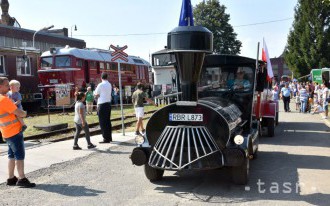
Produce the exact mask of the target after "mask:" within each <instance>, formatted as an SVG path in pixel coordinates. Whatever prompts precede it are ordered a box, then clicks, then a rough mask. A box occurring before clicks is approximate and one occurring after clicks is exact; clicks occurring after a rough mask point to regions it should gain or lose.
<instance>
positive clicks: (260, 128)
mask: <svg viewBox="0 0 330 206" xmlns="http://www.w3.org/2000/svg"><path fill="white" fill-rule="evenodd" d="M258 135H259V136H258V138H260V137H262V125H261V122H259V124H258Z"/></svg>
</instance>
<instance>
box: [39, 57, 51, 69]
mask: <svg viewBox="0 0 330 206" xmlns="http://www.w3.org/2000/svg"><path fill="white" fill-rule="evenodd" d="M52 66H53V57H42V58H41V67H52Z"/></svg>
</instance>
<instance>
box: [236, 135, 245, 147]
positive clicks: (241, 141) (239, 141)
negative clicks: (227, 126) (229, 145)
mask: <svg viewBox="0 0 330 206" xmlns="http://www.w3.org/2000/svg"><path fill="white" fill-rule="evenodd" d="M234 142H235V144H237V145H241V144H243V142H244V137H243V136H242V135H236V136H235V137H234Z"/></svg>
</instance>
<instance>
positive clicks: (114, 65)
mask: <svg viewBox="0 0 330 206" xmlns="http://www.w3.org/2000/svg"><path fill="white" fill-rule="evenodd" d="M111 70H114V71H117V70H118V64H117V63H111Z"/></svg>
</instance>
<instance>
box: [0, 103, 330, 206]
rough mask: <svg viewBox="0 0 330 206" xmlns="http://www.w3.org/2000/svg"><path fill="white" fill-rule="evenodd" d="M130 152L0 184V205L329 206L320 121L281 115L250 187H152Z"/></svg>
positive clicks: (202, 181) (205, 182)
mask: <svg viewBox="0 0 330 206" xmlns="http://www.w3.org/2000/svg"><path fill="white" fill-rule="evenodd" d="M292 108H293V107H292ZM281 109H282V108H281ZM133 147H134V144H133V143H132V142H127V143H125V144H122V145H119V146H117V147H112V148H110V149H109V150H108V151H106V152H104V151H97V152H95V153H93V154H90V155H89V156H86V157H83V158H79V159H75V160H74V161H69V162H65V163H61V164H56V165H52V166H51V167H49V168H46V169H41V170H38V171H36V172H32V173H30V174H28V177H29V178H30V179H31V180H33V181H34V182H36V183H37V187H35V188H33V189H21V188H17V187H7V186H5V185H0V197H1V199H0V205H34V206H35V205H70V206H73V205H98V206H99V205H151V206H152V205H155V206H160V205H170V206H171V205H173V206H174V205H209V204H213V205H227V204H228V205H285V206H287V205H299V206H300V205H330V178H329V177H330V128H329V127H327V126H326V125H325V121H324V120H322V119H321V116H320V115H311V114H301V113H296V112H295V111H293V112H291V113H284V112H280V124H279V125H278V127H277V128H276V129H275V137H272V138H269V137H262V139H261V142H260V146H259V151H260V153H259V156H258V159H256V160H253V161H252V162H251V164H250V181H249V183H248V185H247V186H237V185H234V184H232V183H231V182H230V178H229V171H228V170H227V169H222V170H213V171H200V172H180V173H178V172H165V175H164V179H163V180H162V181H161V182H157V183H150V182H149V181H148V180H147V179H146V178H145V176H144V172H143V168H142V167H136V166H133V165H132V164H131V162H130V159H129V155H130V152H131V151H132V149H133Z"/></svg>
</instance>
